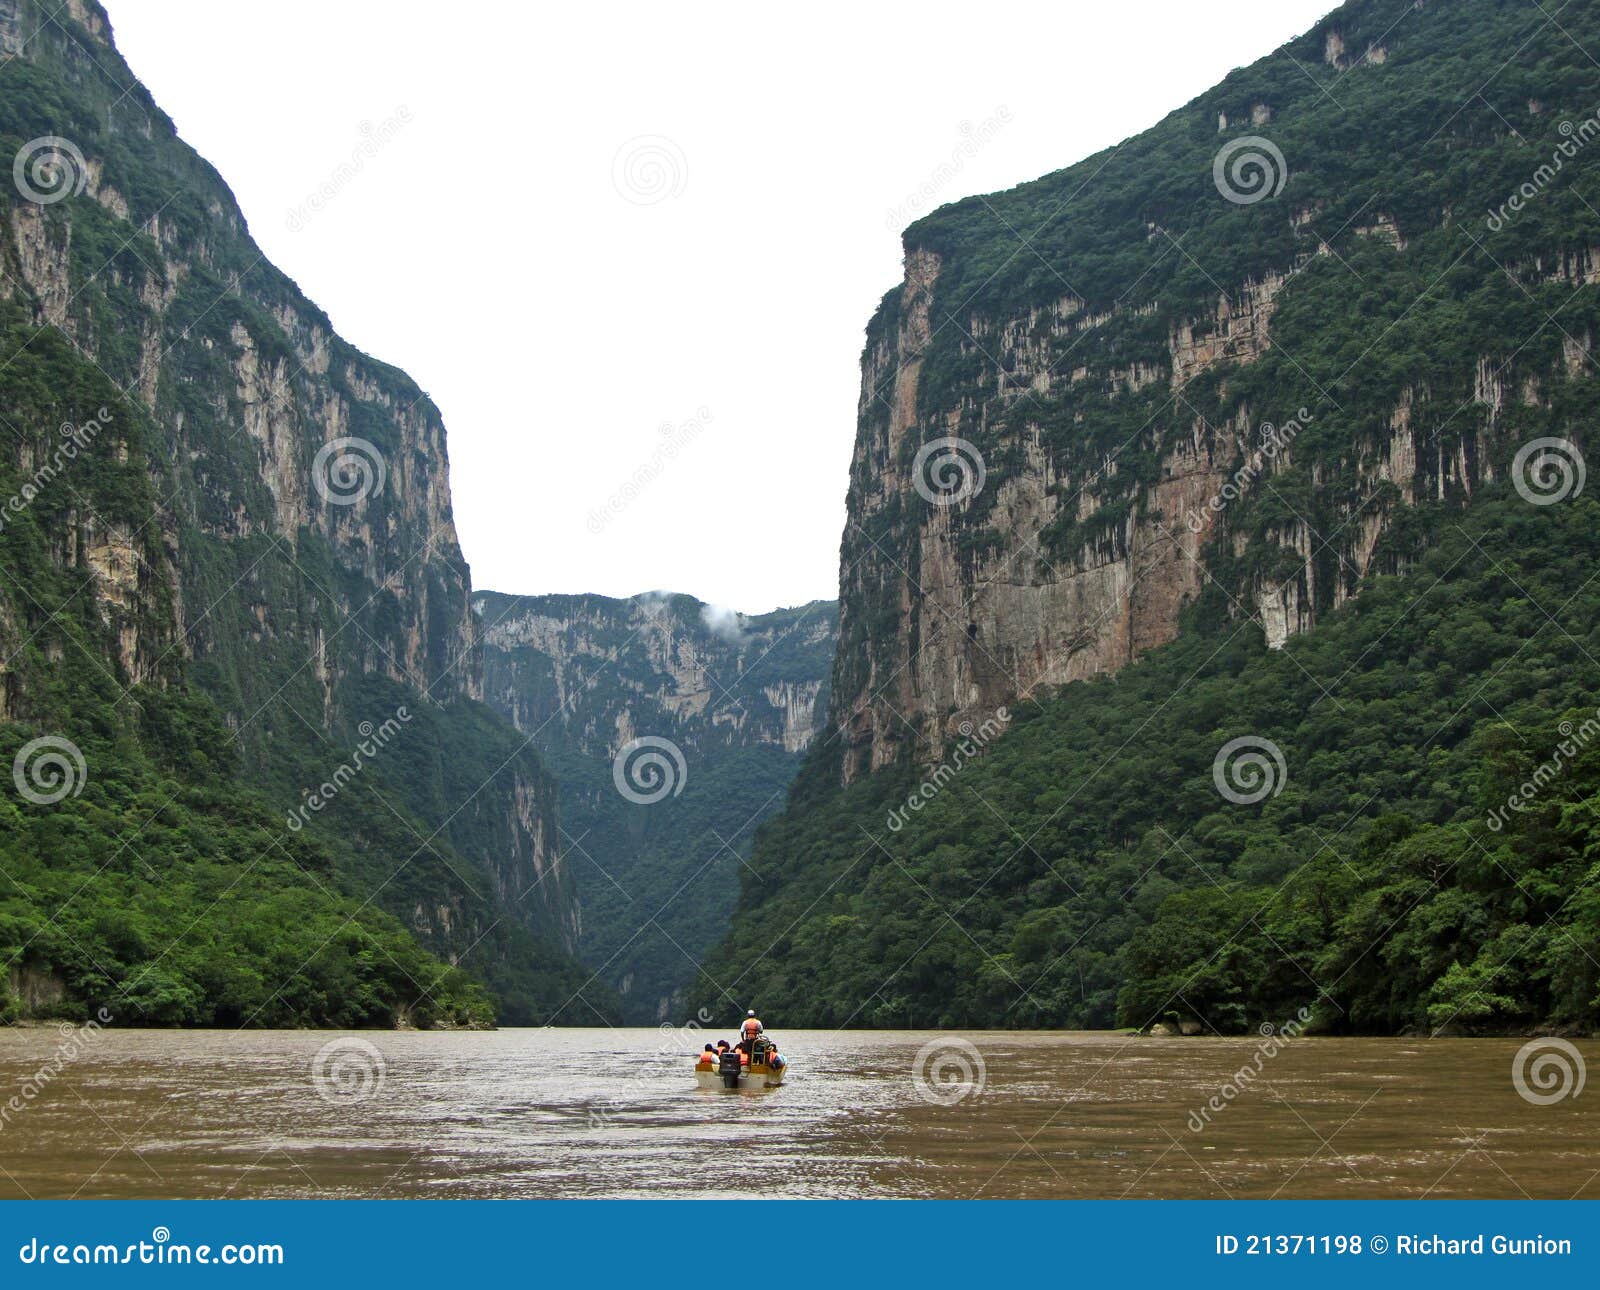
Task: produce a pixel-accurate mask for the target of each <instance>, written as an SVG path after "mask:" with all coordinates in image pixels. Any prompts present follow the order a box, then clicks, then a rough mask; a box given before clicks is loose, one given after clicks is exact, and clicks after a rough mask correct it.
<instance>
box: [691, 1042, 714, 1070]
mask: <svg viewBox="0 0 1600 1290" xmlns="http://www.w3.org/2000/svg"><path fill="white" fill-rule="evenodd" d="M694 1060H695V1065H697V1066H698V1065H700V1064H701V1063H702V1062H707V1063H710V1064H711V1065H712V1066H715V1065H716V1064H717V1050H716V1049H715V1048H713V1047H712V1046H711V1045H710V1044H707V1045H706V1046H705V1048H704V1049H703V1050H702V1051H701V1053H700V1056H698V1057H696V1058H695V1059H694Z"/></svg>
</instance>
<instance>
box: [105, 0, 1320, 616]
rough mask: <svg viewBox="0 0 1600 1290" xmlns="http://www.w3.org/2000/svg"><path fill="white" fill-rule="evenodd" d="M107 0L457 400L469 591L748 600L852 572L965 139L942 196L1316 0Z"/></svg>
mask: <svg viewBox="0 0 1600 1290" xmlns="http://www.w3.org/2000/svg"><path fill="white" fill-rule="evenodd" d="M105 4H106V7H107V9H108V10H109V12H110V15H111V19H112V23H113V25H114V27H115V30H116V38H117V42H118V45H119V46H120V48H121V50H122V52H123V54H124V55H125V56H126V57H127V59H128V61H129V63H130V64H131V65H132V67H133V70H134V71H135V72H136V73H137V74H138V76H139V77H140V78H141V79H142V80H143V81H144V82H145V84H146V85H147V86H148V87H149V88H150V91H151V93H152V94H154V96H155V98H156V101H157V102H158V103H159V104H160V105H161V106H162V107H163V108H164V109H165V110H166V111H167V112H168V113H169V114H171V116H172V117H173V119H174V120H175V121H176V122H177V126H178V129H179V131H180V132H181V133H182V135H183V137H184V138H185V139H186V140H188V142H189V143H191V144H192V145H193V146H194V147H195V148H197V149H198V150H199V151H200V152H201V153H202V154H203V155H204V156H205V157H207V158H208V159H209V160H210V161H211V162H212V163H213V164H214V165H215V166H216V167H217V169H218V170H220V171H221V173H222V175H223V177H224V178H225V179H226V180H227V181H228V183H229V184H230V185H231V186H232V188H233V191H234V193H235V194H236V195H237V196H238V199H239V203H240V205H241V206H242V207H243V208H244V212H245V215H246V217H247V218H248V220H249V221H250V227H251V231H252V232H253V233H254V235H255V237H256V239H257V240H258V241H259V242H260V244H261V246H262V248H263V249H264V250H265V251H266V253H267V255H268V256H269V257H270V258H271V259H272V260H273V261H275V262H276V263H277V264H278V266H279V267H280V268H282V269H283V270H284V271H285V272H286V273H288V274H289V275H290V276H291V277H293V278H294V279H295V280H296V281H297V282H298V283H299V284H300V286H301V288H302V289H303V290H304V291H305V292H306V294H307V295H308V296H309V297H310V298H311V299H313V300H314V301H316V302H317V303H318V304H319V305H321V306H322V307H323V308H324V309H325V310H326V311H327V312H328V314H329V316H330V317H331V318H332V319H333V323H334V326H335V327H336V328H337V329H338V330H339V331H340V332H341V333H342V334H343V335H344V336H345V337H346V339H348V340H349V341H351V342H352V343H353V344H355V345H357V346H359V347H361V348H362V349H364V350H367V351H368V352H369V353H371V354H373V355H375V356H377V357H379V358H382V359H384V360H386V361H388V362H391V363H394V364H396V365H398V366H400V367H403V368H405V369H406V370H407V371H409V372H410V373H411V374H412V376H414V377H415V378H416V380H417V381H418V382H419V383H420V384H421V385H422V387H423V388H424V389H426V390H427V391H428V392H429V394H431V395H432V396H433V399H434V400H435V402H437V403H438V405H439V407H440V409H441V410H442V411H443V413H444V418H445V424H446V426H447V428H448V431H449V436H450V439H449V443H450V458H451V481H452V487H453V490H454V500H455V515H456V525H457V528H458V530H459V532H460V535H461V542H462V546H463V547H464V549H465V552H466V556H467V558H468V560H469V561H471V564H472V574H473V583H474V585H475V586H477V587H480V588H493V589H495V590H499V591H506V592H520V593H525V594H533V593H538V592H547V591H574V592H575V591H593V592H601V593H604V594H607V595H615V596H626V595H632V594H634V593H636V592H640V591H647V590H651V589H657V588H661V589H669V590H673V591H683V592H689V593H690V594H693V595H696V596H699V597H701V598H702V599H705V600H710V601H713V602H716V603H719V604H724V605H730V606H733V607H735V608H738V609H741V610H745V611H747V612H760V611H764V610H767V609H770V608H772V607H774V606H777V605H790V604H798V603H800V602H802V601H806V600H811V599H815V598H818V597H831V596H833V595H835V594H836V593H837V589H838V550H839V536H840V533H841V530H842V528H843V524H844V493H845V486H846V482H847V478H846V477H847V471H848V467H849V461H850V448H851V443H852V440H853V436H854V432H855V408H856V395H857V361H858V359H859V356H860V349H861V340H862V329H863V327H864V326H865V324H866V321H867V319H868V317H869V316H870V314H871V312H872V310H873V308H874V306H875V305H876V304H877V301H878V299H879V297H880V296H882V294H883V293H884V291H886V290H888V289H889V288H890V287H891V286H893V285H894V284H895V282H896V281H897V280H898V279H899V276H900V242H899V230H900V228H901V227H902V226H903V224H905V223H906V222H909V219H910V218H914V217H915V216H916V215H917V214H920V213H922V212H923V211H924V210H925V209H928V208H929V204H927V203H922V204H920V205H918V206H916V207H909V208H908V206H907V202H908V200H910V199H912V198H913V197H914V195H915V194H917V193H918V191H919V190H920V189H922V188H923V187H924V185H926V184H928V183H929V181H930V179H931V177H932V176H934V174H935V173H936V172H937V171H938V170H939V169H940V168H941V167H942V166H945V165H946V164H947V163H949V162H950V161H951V159H952V158H953V157H956V156H960V155H961V148H962V144H963V141H964V140H965V139H967V138H968V134H967V133H964V131H970V132H973V133H976V134H980V135H987V136H989V137H988V141H987V142H986V143H985V144H984V145H983V146H982V147H981V148H979V149H978V150H977V153H976V155H975V156H971V157H965V156H963V157H961V161H960V169H959V173H957V174H956V175H955V176H954V178H953V179H951V180H949V181H948V182H946V183H945V184H944V185H943V186H941V187H940V188H939V190H938V194H937V198H936V199H935V201H934V202H933V203H932V204H933V205H937V204H940V203H943V202H947V201H952V200H954V199H956V198H959V197H964V196H967V195H970V194H972V193H978V192H988V191H992V190H994V189H999V188H1007V187H1010V186H1012V185H1014V184H1017V183H1020V182H1022V181H1024V180H1027V179H1032V178H1035V177H1037V176H1039V175H1041V174H1044V173H1046V172H1048V171H1051V170H1056V169H1059V168H1061V167H1062V166H1065V165H1069V164H1071V163H1072V162H1074V161H1077V160H1079V159H1081V158H1082V157H1084V156H1086V155H1087V154H1089V153H1091V152H1094V151H1095V150H1097V149H1099V148H1102V147H1104V146H1106V145H1109V144H1112V143H1115V142H1116V141H1118V140H1119V139H1122V138H1124V137H1126V136H1127V135H1129V134H1132V133H1135V132H1137V131H1139V130H1142V129H1144V128H1145V127H1146V126H1149V125H1151V124H1152V123H1154V122H1155V121H1156V120H1158V119H1159V118H1160V117H1161V116H1163V115H1164V114H1165V113H1166V112H1168V111H1169V110H1171V109H1172V108H1174V107H1177V106H1179V105H1180V104H1182V103H1183V102H1185V101H1186V100H1188V99H1189V98H1192V97H1193V96H1194V95H1195V94H1198V93H1199V92H1201V91H1202V90H1204V89H1206V88H1208V87H1209V86H1211V85H1213V84H1215V83H1216V82H1217V81H1218V80H1219V79H1221V78H1222V77H1223V76H1224V75H1226V73H1227V72H1228V71H1229V70H1230V69H1231V68H1233V67H1236V66H1240V65H1242V64H1245V63H1248V62H1251V61H1253V60H1254V59H1256V58H1258V57H1260V56H1261V55H1263V54H1266V53H1268V52H1270V51H1271V50H1273V49H1275V48H1276V47H1277V46H1278V45H1280V44H1282V43H1283V42H1284V41H1285V40H1287V39H1289V38H1290V37H1292V36H1294V35H1297V34H1299V33H1300V32H1302V31H1304V30H1305V29H1306V28H1308V27H1309V26H1311V25H1312V23H1313V22H1315V20H1316V19H1317V18H1318V17H1319V16H1320V15H1321V14H1322V13H1323V12H1325V11H1326V10H1327V9H1329V8H1332V7H1333V0H1211V2H1209V3H1197V2H1196V0H1121V2H1120V3H1117V4H1109V5H1108V4H1099V3H1096V4H1086V3H1055V4H1046V3H1026V4H1023V3H1007V2H1001V3H996V2H995V0H989V2H987V3H985V4H983V5H976V4H971V3H968V4H949V3H930V2H928V0H918V3H909V2H907V3H884V4H871V3H863V2H862V0H855V2H854V3H813V4H808V5H782V6H779V5H771V6H759V5H751V4H737V5H736V4H724V3H700V4H693V5H690V4H686V3H680V4H662V3H659V0H657V2H656V3H649V4H645V3H638V4H634V3H628V4H593V5H575V4H568V5H560V6H557V5H545V4H540V5H534V4H511V3H482V4H474V5H470V6H469V5H450V4H439V3H437V0H429V3H426V4H424V3H411V2H410V0H385V2H382V3H380V2H378V0H272V3H270V4H260V3H251V4H245V3H238V2H237V0H105ZM385 122H392V123H393V125H392V126H391V128H390V129H389V131H388V132H389V133H391V134H392V137H391V138H390V139H389V141H388V142H387V143H385V144H384V145H383V146H382V147H381V148H379V149H378V151H377V152H376V155H374V156H371V157H367V158H363V159H362V161H361V166H360V170H359V173H357V174H356V175H355V176H354V177H353V178H352V179H351V180H350V181H349V182H347V183H345V184H344V185H343V186H341V187H339V188H338V190H337V191H336V192H334V193H333V194H332V195H331V197H330V198H329V200H327V201H326V202H325V203H323V204H322V207H321V209H320V210H310V211H308V213H306V214H305V215H304V216H303V217H302V218H301V219H300V220H299V221H298V223H296V222H295V221H294V220H293V219H292V214H293V212H295V211H296V209H297V208H300V207H302V205H303V204H304V203H306V201H307V199H308V198H309V197H310V196H311V195H312V194H313V193H316V192H317V191H318V190H319V189H321V188H323V186H324V185H325V184H328V183H329V181H330V180H331V177H332V176H333V175H334V174H335V172H336V171H337V170H338V169H339V168H340V166H341V164H342V163H345V162H348V161H349V160H350V159H351V158H352V157H353V156H356V155H359V150H360V149H361V145H362V142H363V140H364V139H365V138H367V137H368V136H367V135H365V134H364V133H363V126H366V127H368V128H369V129H372V130H375V131H377V132H379V133H383V132H384V131H383V129H382V127H384V123H385ZM641 137H647V138H648V140H649V142H648V143H646V144H643V145H641V144H635V145H634V148H633V151H634V152H639V153H642V155H641V156H639V157H638V158H637V160H638V161H639V162H640V163H641V164H640V165H639V166H636V167H630V166H629V165H628V164H625V159H626V158H627V157H628V156H629V155H630V154H629V152H628V150H627V148H626V145H628V144H629V141H630V140H638V139H640V138H641ZM619 153H620V159H619ZM655 159H659V160H661V161H662V162H663V164H664V170H662V169H658V170H655V171H652V170H651V169H650V166H649V164H648V163H649V162H651V161H652V160H655ZM630 176H631V177H632V178H631V180H630ZM663 178H664V179H665V182H664V185H663V187H662V189H661V190H660V191H659V192H653V191H652V190H651V189H650V188H649V184H650V183H651V182H653V181H655V180H657V179H663ZM630 182H632V183H633V184H634V185H635V186H634V187H633V188H630V187H629V184H630ZM619 185H620V187H621V189H622V190H623V191H619ZM651 196H656V197H659V200H656V201H644V200H640V199H642V198H647V197H651ZM630 197H632V198H633V199H634V200H630V199H629V198H630ZM897 211H898V212H901V213H900V214H899V215H896V214H895V212H897ZM702 410H703V411H704V412H705V413H709V418H708V419H704V420H700V419H699V418H700V417H701V413H702ZM686 423H687V424H686ZM663 425H666V426H670V427H674V430H673V432H672V433H671V434H663V433H662V430H661V427H662V426H663ZM668 444H670V445H671V446H672V447H673V449H674V451H675V455H673V456H667V455H665V454H664V453H663V451H662V450H663V447H664V446H665V445H668ZM651 463H655V464H656V465H658V466H659V467H660V470H659V473H658V474H657V475H656V477H655V478H654V479H653V481H651V482H649V483H648V484H646V486H645V487H644V488H643V489H642V490H640V491H639V492H638V494H637V496H636V497H634V498H633V499H632V500H631V501H629V502H627V504H626V505H624V506H623V507H622V508H621V509H620V510H619V511H618V510H613V509H608V508H607V499H608V498H609V497H611V496H612V495H613V494H615V493H616V492H618V490H619V489H620V488H621V487H622V485H623V484H624V483H625V482H627V481H628V480H629V479H630V478H631V477H632V476H633V475H634V474H635V472H636V471H639V470H640V468H642V467H648V466H650V465H651ZM597 511H600V512H603V513H604V514H603V520H604V522H603V523H599V524H597V523H596V522H595V520H594V516H595V514H596V512H597ZM596 529H598V532H597V531H596Z"/></svg>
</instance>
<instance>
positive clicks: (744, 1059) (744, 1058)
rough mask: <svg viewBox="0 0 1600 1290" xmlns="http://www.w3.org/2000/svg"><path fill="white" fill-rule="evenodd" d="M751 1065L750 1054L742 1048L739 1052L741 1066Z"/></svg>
mask: <svg viewBox="0 0 1600 1290" xmlns="http://www.w3.org/2000/svg"><path fill="white" fill-rule="evenodd" d="M749 1064H750V1054H749V1053H747V1052H745V1050H744V1049H742V1048H741V1049H740V1050H739V1065H741V1066H748V1065H749Z"/></svg>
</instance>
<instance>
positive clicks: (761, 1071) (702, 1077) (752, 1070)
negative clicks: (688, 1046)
mask: <svg viewBox="0 0 1600 1290" xmlns="http://www.w3.org/2000/svg"><path fill="white" fill-rule="evenodd" d="M788 1073H789V1067H788V1066H787V1065H784V1066H778V1067H776V1068H774V1067H771V1066H767V1065H763V1064H761V1063H759V1062H758V1063H756V1064H754V1065H752V1066H747V1067H746V1068H745V1069H744V1070H743V1071H741V1072H740V1074H739V1088H740V1089H768V1088H777V1087H778V1085H780V1084H782V1083H783V1077H784V1076H785V1075H787V1074H788ZM694 1080H695V1083H696V1084H698V1085H699V1086H700V1087H701V1088H715V1089H720V1088H722V1075H721V1073H720V1072H719V1071H718V1070H717V1068H716V1067H715V1066H712V1065H709V1064H708V1063H705V1062H701V1063H700V1064H699V1065H698V1066H696V1067H695V1068H694ZM728 1091H729V1092H733V1091H734V1090H732V1089H729V1090H728Z"/></svg>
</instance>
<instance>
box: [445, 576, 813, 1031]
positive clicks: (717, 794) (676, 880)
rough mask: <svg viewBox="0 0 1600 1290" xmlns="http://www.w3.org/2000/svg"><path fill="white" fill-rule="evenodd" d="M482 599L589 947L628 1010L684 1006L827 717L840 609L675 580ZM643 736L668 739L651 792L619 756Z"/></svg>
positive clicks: (488, 652) (509, 702) (509, 708)
mask: <svg viewBox="0 0 1600 1290" xmlns="http://www.w3.org/2000/svg"><path fill="white" fill-rule="evenodd" d="M472 603H473V608H474V609H475V610H476V611H477V613H478V615H479V618H480V621H481V623H482V635H483V642H484V645H483V650H484V699H485V702H487V703H488V704H489V705H490V706H491V707H493V708H495V709H496V710H498V711H500V712H501V713H503V714H504V715H505V716H506V717H507V718H509V719H510V720H511V722H512V723H513V724H514V725H515V726H516V727H517V729H518V730H521V731H525V732H526V733H527V734H528V736H529V738H530V740H531V741H532V743H533V744H534V746H535V747H536V748H538V749H539V751H540V754H541V756H542V757H543V759H544V761H545V764H546V765H547V766H549V767H550V769H551V772H552V773H553V775H554V776H555V779H556V782H557V784H558V786H559V795H560V806H559V818H560V823H561V835H562V848H563V851H564V852H565V854H566V857H567V862H568V865H569V867H570V869H571V871H572V873H573V875H574V877H575V881H576V883H577V888H578V898H579V905H580V909H581V910H582V934H581V937H580V940H579V950H580V953H581V954H582V957H583V958H584V960H585V962H587V963H589V964H591V965H592V966H593V968H594V970H596V971H597V972H599V973H600V974H601V975H602V977H603V978H604V979H605V980H606V981H607V982H609V983H610V984H612V985H614V986H615V987H616V988H617V990H618V991H619V993H620V995H621V998H622V1001H623V1008H624V1015H625V1016H626V1017H627V1018H628V1019H629V1020H630V1021H634V1022H639V1023H643V1022H653V1021H658V1020H664V1019H666V1018H668V1017H669V1016H673V1015H675V1014H674V1009H675V1008H676V1007H677V1006H679V1005H681V1001H682V992H683V990H684V988H685V986H686V985H687V984H688V983H689V982H690V981H692V980H693V978H694V973H695V968H696V966H697V965H698V963H699V961H700V956H701V954H702V953H703V952H704V950H705V949H706V948H707V947H708V946H709V945H711V944H713V943H714V942H715V941H717V940H720V939H721V937H722V935H723V934H724V932H725V931H726V926H727V919H728V916H729V915H730V914H731V912H732V909H733V902H734V899H735V897H736V895H737V891H738V881H737V877H736V874H737V871H738V869H739V866H740V863H741V860H742V857H743V856H744V855H745V854H747V853H748V850H749V846H750V842H751V838H752V835H753V832H754V830H755V827H756V826H757V825H758V824H759V823H760V822H761V821H762V820H763V819H765V818H766V817H767V816H768V815H770V814H771V813H772V812H773V811H775V810H777V809H778V808H779V807H780V806H781V805H782V803H783V799H784V795H785V793H786V791H787V788H788V785H789V782H790V780H791V779H792V778H793V775H794V773H795V771H796V770H797V769H798V766H799V760H800V757H801V755H802V753H803V752H804V751H805V750H806V749H807V748H808V747H809V746H810V744H811V741H812V740H813V739H814V738H815V736H816V733H817V731H818V730H819V729H820V728H821V722H822V718H823V715H824V714H825V713H826V712H827V705H828V669H829V668H830V666H831V665H832V660H833V651H834V643H835V640H836V633H837V613H836V607H835V606H834V604H833V603H832V602H831V601H816V602H813V603H812V604H808V605H802V606H800V607H798V608H794V609H780V610H776V611H774V612H773V613H770V614H760V615H754V616H746V615H743V614H737V613H734V612H733V611H730V610H725V609H719V608H717V607H714V606H711V605H708V604H706V603H704V602H702V601H699V600H696V599H695V598H694V597H692V596H684V595H674V594H668V593H652V594H647V595H641V596H633V597H630V598H628V599H623V600H619V599H612V598H610V597H606V596H593V595H546V596H508V595H502V594H500V593H498V592H492V591H480V592H476V593H474V595H473V599H472ZM641 740H642V741H653V740H664V741H667V743H669V744H670V745H671V748H669V749H664V750H661V749H658V751H662V752H663V756H664V760H663V761H662V762H660V763H658V766H657V769H659V770H660V771H661V773H662V774H664V775H666V776H667V777H668V780H669V781H670V784H671V789H670V790H669V791H667V793H666V794H665V795H664V796H661V797H660V798H659V800H654V801H650V802H647V803H646V802H638V801H631V800H629V798H628V797H627V796H625V795H624V792H623V789H624V788H625V787H626V788H629V789H630V791H634V790H635V789H636V788H637V787H639V786H638V785H636V784H635V781H634V780H632V779H630V778H629V776H630V774H631V773H632V772H631V771H630V768H629V764H628V760H627V759H624V760H623V763H622V765H621V766H620V767H619V764H618V763H619V758H622V757H623V754H624V750H625V749H627V748H628V747H629V745H630V744H633V743H634V742H635V741H641ZM636 751H637V752H639V753H645V754H648V752H649V751H650V749H649V747H648V746H642V747H640V748H639V749H638V750H636ZM674 751H675V752H676V754H677V757H676V758H675V757H674ZM639 773H641V774H643V773H644V772H643V771H642V770H641V771H640V772H639ZM642 787H644V788H645V789H646V790H648V788H649V785H643V786H642ZM673 790H675V791H673ZM642 795H649V794H648V792H646V793H642V794H641V793H638V792H636V796H642Z"/></svg>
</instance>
